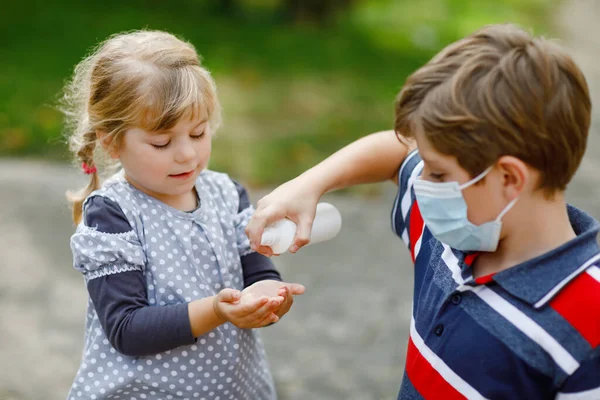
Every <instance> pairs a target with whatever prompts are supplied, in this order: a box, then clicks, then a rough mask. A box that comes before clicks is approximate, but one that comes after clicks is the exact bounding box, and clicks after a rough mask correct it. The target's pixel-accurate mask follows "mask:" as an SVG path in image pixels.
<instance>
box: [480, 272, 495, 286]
mask: <svg viewBox="0 0 600 400" xmlns="http://www.w3.org/2000/svg"><path fill="white" fill-rule="evenodd" d="M494 275H496V273H493V274H489V275H484V276H480V277H479V278H475V283H476V284H478V285H485V284H486V283H490V282H491V281H493V280H494Z"/></svg>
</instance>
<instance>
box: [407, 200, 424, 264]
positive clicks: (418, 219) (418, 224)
mask: <svg viewBox="0 0 600 400" xmlns="http://www.w3.org/2000/svg"><path fill="white" fill-rule="evenodd" d="M408 226H409V231H408V240H409V243H410V255H411V257H412V260H413V262H414V261H415V244H416V243H417V241H418V240H419V237H420V236H421V233H423V217H422V216H421V211H420V210H419V204H418V203H417V202H416V201H415V202H413V204H412V207H411V209H410V219H409V225H408Z"/></svg>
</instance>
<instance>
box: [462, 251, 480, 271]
mask: <svg viewBox="0 0 600 400" xmlns="http://www.w3.org/2000/svg"><path fill="white" fill-rule="evenodd" d="M478 255H479V252H477V253H469V254H467V255H466V256H465V261H464V262H465V264H467V265H468V266H469V267H470V266H471V265H473V261H475V259H476V258H477V256H478Z"/></svg>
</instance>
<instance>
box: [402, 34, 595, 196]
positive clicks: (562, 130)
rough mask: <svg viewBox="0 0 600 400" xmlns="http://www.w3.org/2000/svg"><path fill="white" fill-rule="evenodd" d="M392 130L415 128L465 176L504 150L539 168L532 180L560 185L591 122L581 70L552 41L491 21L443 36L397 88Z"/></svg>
mask: <svg viewBox="0 0 600 400" xmlns="http://www.w3.org/2000/svg"><path fill="white" fill-rule="evenodd" d="M395 113H396V119H395V127H394V128H395V131H396V133H397V134H398V135H401V136H404V137H412V136H414V129H417V128H418V129H422V131H423V132H424V133H425V135H426V137H427V139H428V140H429V141H430V142H431V144H432V145H433V146H434V148H435V149H436V150H437V151H439V152H440V153H442V154H446V155H452V156H455V157H456V158H457V161H458V163H459V165H460V166H461V167H462V168H464V169H465V170H466V171H467V172H468V173H469V174H471V176H475V175H477V174H479V173H480V172H482V171H483V170H484V169H485V168H486V167H488V166H490V165H492V164H493V163H494V162H495V161H496V160H497V159H498V158H500V157H501V156H503V155H511V156H514V157H517V158H519V159H520V160H522V161H523V162H525V163H527V164H528V165H530V166H531V167H533V168H536V169H537V170H539V171H540V172H541V176H540V181H539V182H538V188H539V189H542V190H543V191H544V193H545V194H547V195H548V196H551V195H552V194H553V193H555V192H556V191H561V190H564V189H565V188H566V186H567V184H568V183H569V181H570V180H571V178H572V177H573V175H574V174H575V171H576V170H577V168H578V167H579V164H580V162H581V159H582V157H583V154H584V152H585V147H586V142H587V136H588V129H589V127H590V113H591V101H590V96H589V91H588V86H587V83H586V80H585V77H584V76H583V73H582V72H581V71H580V69H579V68H578V67H577V65H576V64H575V63H574V62H573V60H572V59H571V58H570V57H569V56H568V55H567V54H566V53H565V52H564V51H563V50H562V49H561V48H560V47H558V46H557V45H556V44H554V43H552V42H551V41H549V40H546V39H543V38H534V37H532V36H531V35H529V34H528V33H527V32H525V31H523V30H522V29H520V28H518V27H516V26H513V25H492V26H488V27H485V28H483V29H481V30H479V31H477V32H475V33H473V34H471V35H470V36H468V37H466V38H464V39H461V40H459V41H457V42H455V43H452V44H450V45H449V46H447V47H446V48H445V49H443V50H442V51H441V52H440V53H438V54H437V55H436V56H435V57H433V59H431V61H429V62H428V63H427V64H426V65H425V66H423V67H422V68H420V69H419V70H417V71H416V72H415V73H413V74H412V75H411V76H410V77H409V78H408V79H407V81H406V83H405V85H404V87H403V88H402V90H401V91H400V93H399V94H398V97H397V99H396V106H395Z"/></svg>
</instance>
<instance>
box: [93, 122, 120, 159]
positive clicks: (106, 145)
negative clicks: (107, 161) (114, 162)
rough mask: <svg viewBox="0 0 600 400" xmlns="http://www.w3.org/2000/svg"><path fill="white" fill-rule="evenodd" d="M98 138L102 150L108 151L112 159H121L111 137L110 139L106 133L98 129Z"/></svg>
mask: <svg viewBox="0 0 600 400" xmlns="http://www.w3.org/2000/svg"><path fill="white" fill-rule="evenodd" d="M96 137H97V138H98V141H99V142H100V144H101V145H102V148H103V149H104V150H105V151H106V153H107V154H108V155H109V156H110V158H113V159H118V158H119V150H118V148H117V146H116V145H115V143H114V140H113V139H112V138H111V137H109V136H108V134H107V133H106V132H105V131H102V130H98V129H97V130H96Z"/></svg>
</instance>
